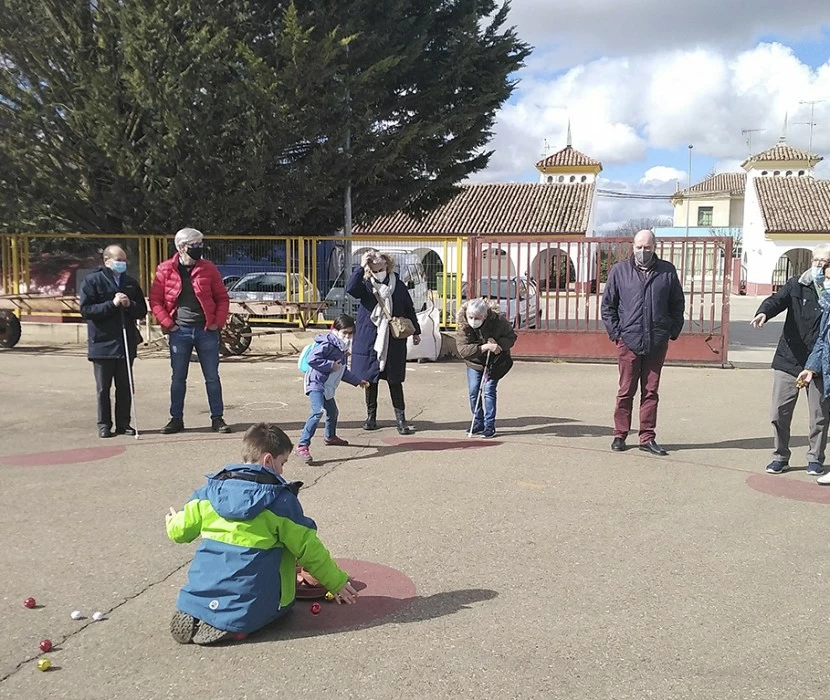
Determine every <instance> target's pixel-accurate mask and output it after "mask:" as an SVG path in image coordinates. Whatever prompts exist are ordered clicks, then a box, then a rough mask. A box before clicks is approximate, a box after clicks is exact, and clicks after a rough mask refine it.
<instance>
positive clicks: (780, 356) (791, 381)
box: [751, 243, 830, 476]
mask: <svg viewBox="0 0 830 700" xmlns="http://www.w3.org/2000/svg"><path fill="white" fill-rule="evenodd" d="M828 266H830V244H826V243H823V244H821V245H819V246H817V247H816V249H815V251H814V253H813V266H812V267H811V268H810V269H809V270H807V271H806V272H805V273H804V274H803V275H801V276H800V277H792V278H790V279H789V280H787V283H786V284H785V285H784V286H783V287H781V289H779V290H778V291H777V292H776V293H775V294H773V295H772V296H771V297H768V298H766V299H764V301H763V302H761V305H760V306H759V307H758V311H757V312H756V315H755V318H753V319H752V321H751V324H752V326H754V327H755V328H763V326H764V324H765V323H766V322H767V321H769V320H770V319H772V318H775V317H776V316H777V315H778V314H780V313H781V312H782V311H786V312H787V317H786V319H785V320H784V330H783V331H782V333H781V339H780V340H779V341H778V348H777V349H776V350H775V356H774V357H773V359H772V370H773V380H772V410H771V420H772V426H773V430H774V434H775V450H774V451H773V453H772V462H770V463H769V464H768V465H767V472H768V473H770V474H781V473H782V472H784V471H786V470H787V468H788V467H789V464H790V454H791V452H790V426H791V424H792V420H793V412H794V411H795V405H796V402H797V401H798V386H797V385H796V378H797V377H798V375H799V373H800V372H801V371H802V370H803V369H804V364H805V363H806V362H807V357H809V355H810V351H811V350H812V349H813V345H815V343H816V338H817V337H818V330H819V323H820V322H821V312H822V309H821V306H819V301H818V300H819V292H818V288H817V286H816V282H817V281H818V283H819V284H823V282H824V276H825V270H826V269H827V267H828ZM806 392H807V404H808V406H809V410H810V438H809V448H808V449H807V473H808V474H812V475H815V476H820V475H821V474H823V473H824V450H825V447H826V445H827V429H828V426H830V404H828V402H827V401H826V400H825V399H824V387H823V383H822V378H821V376H819V375H816V377H815V378H814V380H813V381H812V382H810V383H809V384H808V385H807V387H806Z"/></svg>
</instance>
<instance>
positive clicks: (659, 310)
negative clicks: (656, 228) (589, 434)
mask: <svg viewBox="0 0 830 700" xmlns="http://www.w3.org/2000/svg"><path fill="white" fill-rule="evenodd" d="M656 247H657V242H656V239H655V237H654V233H652V232H651V231H648V230H645V231H640V232H638V233H637V235H636V236H634V254H633V255H632V256H631V257H630V258H629V259H628V260H623V261H622V262H618V263H617V264H615V265H613V266H612V267H611V270H610V271H609V273H608V282H607V283H606V285H605V293H604V294H603V296H602V321H603V323H604V324H605V329H606V330H607V331H608V337H609V338H610V339H611V341H612V342H614V343H616V345H617V356H618V360H619V368H620V386H619V391H618V393H617V403H616V406H615V408H614V440H613V442H612V443H611V449H612V450H614V451H615V452H622V451H623V450H625V439H626V437H627V436H628V432H629V430H631V413H632V411H633V407H634V395H635V394H636V393H637V387H640V449H641V450H643V451H644V452H650V453H651V454H654V455H658V456H661V457H665V456H666V455H667V454H668V453H667V452H666V451H665V450H664V449H663V448H662V447H660V445H658V444H657V442H656V428H657V403H658V401H659V397H658V394H657V389H658V388H659V386H660V373H661V372H662V370H663V362H665V360H666V351H667V350H668V347H669V340H677V337H678V336H679V335H680V332H681V331H682V330H683V314H684V312H685V310H686V298H685V296H684V294H683V287H682V286H681V284H680V280H679V279H678V278H677V270H676V269H675V267H674V265H672V264H671V263H670V262H668V261H667V260H660V258H658V257H657V253H656V251H655V249H656Z"/></svg>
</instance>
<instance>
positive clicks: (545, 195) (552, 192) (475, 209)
mask: <svg viewBox="0 0 830 700" xmlns="http://www.w3.org/2000/svg"><path fill="white" fill-rule="evenodd" d="M593 196H594V185H593V184H588V183H586V184H582V183H578V184H572V185H571V184H552V185H545V184H540V183H530V182H515V183H507V184H474V185H464V186H462V189H461V192H460V193H459V194H457V195H456V196H455V197H454V198H453V199H451V200H450V201H449V202H448V203H447V204H445V205H443V206H441V207H439V208H438V209H436V210H435V211H432V212H430V213H428V214H427V215H426V216H425V217H424V218H423V219H421V220H417V219H415V218H413V217H411V216H409V215H408V214H405V213H403V212H398V213H396V214H392V215H390V216H382V217H380V218H378V219H375V220H374V221H373V222H371V223H369V224H366V225H358V226H355V228H354V233H356V234H360V235H365V234H373V235H387V234H388V235H411V236H421V235H442V236H447V235H449V236H461V235H498V234H535V235H544V234H555V233H556V234H559V233H568V234H571V233H575V234H581V235H585V233H586V232H587V230H588V219H589V216H590V213H591V203H592V201H593Z"/></svg>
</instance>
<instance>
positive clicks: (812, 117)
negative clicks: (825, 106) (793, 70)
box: [798, 99, 827, 169]
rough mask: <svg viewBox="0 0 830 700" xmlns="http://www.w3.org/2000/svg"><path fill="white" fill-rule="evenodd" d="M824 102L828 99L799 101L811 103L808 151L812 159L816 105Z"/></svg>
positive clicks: (804, 103)
mask: <svg viewBox="0 0 830 700" xmlns="http://www.w3.org/2000/svg"><path fill="white" fill-rule="evenodd" d="M822 102H827V100H826V99H825V100H802V101H800V102H799V103H798V104H800V105H810V121H809V122H807V123H808V124H809V125H810V145H809V146H807V153H808V154H809V158H810V160H811V161H812V159H813V127H814V126H815V125H816V123H815V121H816V120H815V116H816V105H819V104H821V103H822ZM811 169H812V168H811Z"/></svg>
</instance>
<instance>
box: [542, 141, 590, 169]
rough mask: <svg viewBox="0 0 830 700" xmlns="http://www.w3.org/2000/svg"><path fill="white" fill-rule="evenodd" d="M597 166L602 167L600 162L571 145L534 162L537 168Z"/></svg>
mask: <svg viewBox="0 0 830 700" xmlns="http://www.w3.org/2000/svg"><path fill="white" fill-rule="evenodd" d="M586 165H587V166H592V167H596V166H599V168H600V170H601V169H602V163H600V162H599V161H598V160H594V159H593V158H591V157H590V156H586V155H585V154H584V153H582V152H581V151H577V150H576V149H575V148H573V147H572V146H565V148H563V149H562V150H561V151H557V152H556V153H554V154H552V155H549V156H548V157H547V158H543V159H542V160H540V161H539V162H538V163H536V167H537V168H540V169H541V168H555V167H575V166H579V167H581V166H586Z"/></svg>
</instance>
